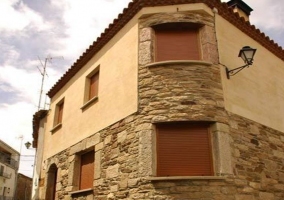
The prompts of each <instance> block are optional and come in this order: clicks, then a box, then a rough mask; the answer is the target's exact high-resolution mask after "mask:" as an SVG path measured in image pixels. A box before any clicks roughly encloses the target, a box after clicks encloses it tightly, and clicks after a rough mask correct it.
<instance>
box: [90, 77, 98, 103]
mask: <svg viewBox="0 0 284 200" xmlns="http://www.w3.org/2000/svg"><path fill="white" fill-rule="evenodd" d="M89 79H90V88H89V100H90V99H92V98H94V97H96V96H98V89H99V72H96V73H95V74H94V75H92V76H91V77H90V78H89Z"/></svg>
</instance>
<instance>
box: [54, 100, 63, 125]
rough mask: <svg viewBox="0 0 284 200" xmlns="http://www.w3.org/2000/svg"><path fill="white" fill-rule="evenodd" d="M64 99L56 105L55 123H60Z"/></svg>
mask: <svg viewBox="0 0 284 200" xmlns="http://www.w3.org/2000/svg"><path fill="white" fill-rule="evenodd" d="M63 108H64V101H63V102H61V103H60V104H58V105H57V117H56V125H57V124H61V123H62V116H63Z"/></svg>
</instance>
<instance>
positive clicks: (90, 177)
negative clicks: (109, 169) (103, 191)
mask: <svg viewBox="0 0 284 200" xmlns="http://www.w3.org/2000/svg"><path fill="white" fill-rule="evenodd" d="M94 156H95V155H94V151H90V152H88V153H85V154H82V155H81V164H80V183H79V189H80V190H83V189H87V188H93V181H94Z"/></svg>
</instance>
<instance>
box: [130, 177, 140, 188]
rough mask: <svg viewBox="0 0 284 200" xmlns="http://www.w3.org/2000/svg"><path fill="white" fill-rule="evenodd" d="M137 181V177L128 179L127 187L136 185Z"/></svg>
mask: <svg viewBox="0 0 284 200" xmlns="http://www.w3.org/2000/svg"><path fill="white" fill-rule="evenodd" d="M138 181H139V179H138V178H135V179H129V180H128V183H127V184H128V187H131V188H132V187H136V186H137V184H138Z"/></svg>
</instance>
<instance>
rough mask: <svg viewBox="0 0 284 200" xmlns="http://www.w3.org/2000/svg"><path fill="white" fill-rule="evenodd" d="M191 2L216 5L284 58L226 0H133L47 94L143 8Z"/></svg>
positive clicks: (280, 49)
mask: <svg viewBox="0 0 284 200" xmlns="http://www.w3.org/2000/svg"><path fill="white" fill-rule="evenodd" d="M188 3H205V4H206V5H208V6H209V7H210V8H211V9H213V8H214V7H215V8H217V9H218V13H219V15H221V16H222V17H223V18H225V19H226V20H228V21H229V22H230V23H232V24H233V25H235V26H236V27H237V28H239V29H240V30H241V31H243V32H244V33H246V34H247V35H249V36H250V37H251V38H253V39H255V40H256V41H258V42H259V43H260V44H261V45H263V46H264V47H265V48H267V49H268V50H269V51H271V52H272V53H273V54H275V55H276V56H278V57H279V58H280V59H282V60H283V61H284V50H283V49H282V47H280V46H279V45H278V44H276V43H275V42H274V41H273V40H270V38H269V37H267V36H265V34H264V33H262V32H260V30H259V29H256V28H255V26H254V25H251V24H250V23H249V22H248V21H245V19H244V18H242V17H240V16H239V14H238V13H235V12H234V11H233V9H232V8H229V7H228V5H227V3H225V2H223V3H222V2H221V1H220V0H133V1H132V2H130V3H129V4H128V7H127V8H125V9H124V10H123V12H122V13H121V14H119V15H118V17H117V18H116V19H114V20H113V23H111V24H110V25H109V27H108V28H106V29H105V31H104V32H103V33H102V34H101V36H100V37H98V38H97V40H96V41H94V42H93V44H92V45H90V46H89V48H88V49H87V50H86V51H85V52H84V53H83V54H82V55H81V56H80V57H79V58H78V59H77V60H76V62H75V63H74V64H73V65H72V66H71V67H70V68H69V69H68V70H67V71H66V73H65V74H64V75H63V76H62V77H61V78H60V79H59V80H58V81H57V82H56V83H55V85H54V86H53V87H52V88H51V89H50V90H49V92H48V93H47V95H48V96H49V97H50V98H52V97H53V96H54V95H55V94H56V93H57V92H58V91H59V90H60V89H61V88H62V87H63V86H64V85H65V84H66V83H67V82H68V81H69V80H70V79H71V78H72V77H73V76H74V75H75V74H76V73H77V72H78V71H79V70H80V69H81V68H82V67H83V66H84V65H85V64H86V63H87V62H88V61H89V60H90V59H91V58H92V57H93V56H94V55H95V54H96V53H97V52H98V51H99V50H100V49H101V48H102V47H103V46H104V45H105V44H106V43H107V42H108V41H109V40H110V39H111V38H112V37H113V36H114V35H115V34H116V33H117V32H118V31H119V30H121V29H122V28H123V27H124V25H125V24H126V23H128V22H129V21H130V20H131V19H132V18H133V17H134V16H135V14H137V13H138V11H139V10H141V9H142V8H144V7H156V6H167V5H175V4H188Z"/></svg>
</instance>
